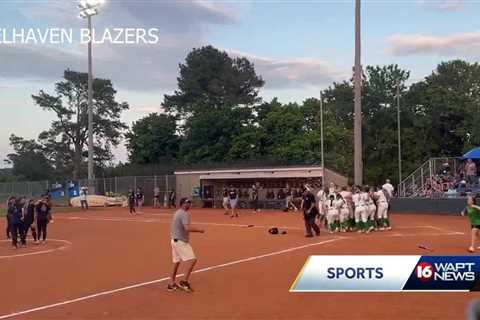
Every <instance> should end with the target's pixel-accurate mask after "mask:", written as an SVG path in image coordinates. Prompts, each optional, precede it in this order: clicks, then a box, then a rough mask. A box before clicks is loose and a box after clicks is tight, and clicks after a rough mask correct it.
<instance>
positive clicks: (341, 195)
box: [317, 180, 393, 233]
mask: <svg viewBox="0 0 480 320" xmlns="http://www.w3.org/2000/svg"><path fill="white" fill-rule="evenodd" d="M392 194H393V186H392V185H391V184H390V182H389V181H388V180H387V183H386V184H384V185H383V186H382V187H381V188H378V189H377V188H373V187H368V186H364V187H360V186H356V187H354V188H353V190H351V188H350V187H343V188H341V190H339V189H338V188H336V187H335V185H334V184H333V183H332V184H330V187H329V188H328V189H321V190H320V191H318V193H317V201H318V203H317V205H318V210H319V213H320V219H321V220H323V221H325V223H326V226H327V228H328V230H329V232H330V233H334V232H347V231H357V232H364V233H370V232H371V231H373V230H390V229H391V226H390V221H389V219H388V208H389V201H390V198H391V197H392Z"/></svg>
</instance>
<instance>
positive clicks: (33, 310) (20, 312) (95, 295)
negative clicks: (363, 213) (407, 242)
mask: <svg viewBox="0 0 480 320" xmlns="http://www.w3.org/2000/svg"><path fill="white" fill-rule="evenodd" d="M341 239H344V238H342V237H339V238H335V239H330V240H324V241H320V242H315V243H310V244H306V245H303V246H298V247H293V248H289V249H285V250H280V251H275V252H270V253H267V254H262V255H259V256H254V257H249V258H244V259H240V260H235V261H232V262H227V263H223V264H218V265H215V266H210V267H206V268H202V269H198V270H195V271H193V272H192V273H200V272H206V271H210V270H215V269H220V268H225V267H228V266H232V265H235V264H240V263H244V262H249V261H253V260H258V259H263V258H268V257H272V256H277V255H281V254H284V253H287V252H292V251H297V250H301V249H305V248H309V247H313V246H318V245H322V244H326V243H330V242H334V241H338V240H341ZM179 276H182V275H179ZM168 279H170V277H165V278H160V279H156V280H152V281H147V282H141V283H137V284H134V285H130V286H126V287H122V288H118V289H113V290H108V291H102V292H99V293H94V294H90V295H87V296H83V297H79V298H76V299H71V300H65V301H61V302H57V303H53V304H49V305H45V306H41V307H36V308H31V309H27V310H23V311H18V312H13V313H10V314H5V315H1V316H0V320H1V319H7V318H12V317H16V316H20V315H24V314H29V313H32V312H36V311H42V310H46V309H52V308H55V307H60V306H64V305H66V304H72V303H75V302H80V301H85V300H89V299H93V298H97V297H101V296H106V295H110V294H113V293H117V292H122V291H126V290H130V289H134V288H139V287H144V286H147V285H150V284H154V283H159V282H163V281H166V280H168Z"/></svg>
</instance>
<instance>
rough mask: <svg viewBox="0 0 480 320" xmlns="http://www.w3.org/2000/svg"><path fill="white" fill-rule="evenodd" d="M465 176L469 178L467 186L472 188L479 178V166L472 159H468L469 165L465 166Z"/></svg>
mask: <svg viewBox="0 0 480 320" xmlns="http://www.w3.org/2000/svg"><path fill="white" fill-rule="evenodd" d="M465 176H466V178H467V186H468V187H469V188H472V186H473V185H474V184H475V180H476V177H477V165H476V164H475V162H473V161H472V159H468V160H467V163H466V164H465Z"/></svg>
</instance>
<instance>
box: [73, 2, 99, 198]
mask: <svg viewBox="0 0 480 320" xmlns="http://www.w3.org/2000/svg"><path fill="white" fill-rule="evenodd" d="M104 2H105V1H104V0H81V1H80V4H79V5H78V8H79V9H80V15H79V16H80V18H82V19H87V25H88V32H89V36H90V38H89V41H88V187H89V193H90V194H94V193H95V192H94V190H93V179H94V178H95V177H94V173H93V88H92V86H93V71H92V40H93V34H92V16H94V15H97V14H98V10H99V8H100V6H101V5H102V4H103V3H104Z"/></svg>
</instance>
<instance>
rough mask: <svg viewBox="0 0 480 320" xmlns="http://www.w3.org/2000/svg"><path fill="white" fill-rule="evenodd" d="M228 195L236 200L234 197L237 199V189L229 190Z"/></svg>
mask: <svg viewBox="0 0 480 320" xmlns="http://www.w3.org/2000/svg"><path fill="white" fill-rule="evenodd" d="M228 196H229V197H230V199H232V200H234V199H237V191H236V190H235V189H231V190H230V191H229V192H228Z"/></svg>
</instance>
